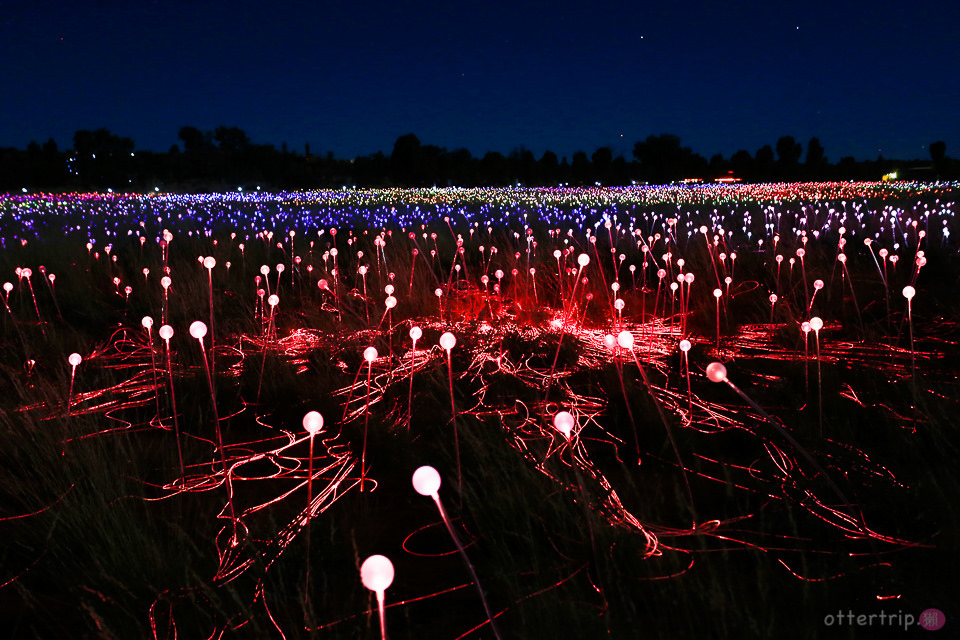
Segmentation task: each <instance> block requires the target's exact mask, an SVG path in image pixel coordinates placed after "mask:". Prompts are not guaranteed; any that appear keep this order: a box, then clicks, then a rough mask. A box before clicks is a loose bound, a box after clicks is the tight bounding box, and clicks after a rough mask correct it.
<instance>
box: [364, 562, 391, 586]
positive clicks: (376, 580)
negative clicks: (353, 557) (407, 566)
mask: <svg viewBox="0 0 960 640" xmlns="http://www.w3.org/2000/svg"><path fill="white" fill-rule="evenodd" d="M360 580H361V582H363V586H365V587H366V588H367V589H370V591H374V592H376V593H383V591H385V590H386V588H387V587H389V586H390V585H391V584H393V563H392V562H390V559H389V558H387V557H386V556H381V555H374V556H370V557H369V558H367V559H366V560H364V561H363V564H362V565H360Z"/></svg>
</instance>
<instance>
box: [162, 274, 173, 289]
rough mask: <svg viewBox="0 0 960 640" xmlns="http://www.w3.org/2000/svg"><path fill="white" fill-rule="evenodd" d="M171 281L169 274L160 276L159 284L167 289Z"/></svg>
mask: <svg viewBox="0 0 960 640" xmlns="http://www.w3.org/2000/svg"><path fill="white" fill-rule="evenodd" d="M172 283H173V280H171V279H170V276H163V277H162V278H160V286H161V287H163V288H164V289H169V288H170V285H171V284H172Z"/></svg>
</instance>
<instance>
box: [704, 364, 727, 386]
mask: <svg viewBox="0 0 960 640" xmlns="http://www.w3.org/2000/svg"><path fill="white" fill-rule="evenodd" d="M707 377H708V378H709V379H710V380H711V381H712V382H723V381H724V380H726V379H727V368H726V367H725V366H723V365H722V364H720V363H719V362H711V363H710V364H708V365H707Z"/></svg>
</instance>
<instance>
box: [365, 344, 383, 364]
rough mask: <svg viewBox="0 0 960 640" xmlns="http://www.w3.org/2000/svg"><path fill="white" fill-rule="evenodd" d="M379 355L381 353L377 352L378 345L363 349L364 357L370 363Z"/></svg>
mask: <svg viewBox="0 0 960 640" xmlns="http://www.w3.org/2000/svg"><path fill="white" fill-rule="evenodd" d="M379 355H380V354H378V353H377V348H376V347H367V348H366V349H364V350H363V359H364V360H366V361H367V362H368V363H369V362H373V361H374V360H376V359H377V356H379Z"/></svg>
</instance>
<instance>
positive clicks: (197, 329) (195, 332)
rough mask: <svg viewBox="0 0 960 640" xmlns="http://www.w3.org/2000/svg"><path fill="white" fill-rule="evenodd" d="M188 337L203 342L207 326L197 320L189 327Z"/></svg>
mask: <svg viewBox="0 0 960 640" xmlns="http://www.w3.org/2000/svg"><path fill="white" fill-rule="evenodd" d="M190 335H191V336H193V337H194V338H196V339H197V340H203V337H204V336H205V335H207V325H205V324H204V323H203V322H201V321H200V320H197V321H196V322H194V323H193V324H191V325H190Z"/></svg>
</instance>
